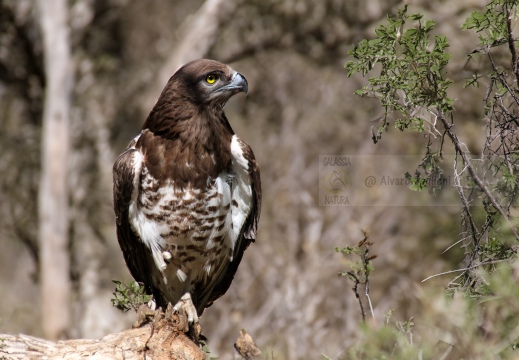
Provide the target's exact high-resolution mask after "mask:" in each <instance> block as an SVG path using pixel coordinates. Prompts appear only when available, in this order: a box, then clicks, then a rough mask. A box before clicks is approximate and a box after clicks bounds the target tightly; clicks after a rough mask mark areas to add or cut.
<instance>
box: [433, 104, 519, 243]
mask: <svg viewBox="0 0 519 360" xmlns="http://www.w3.org/2000/svg"><path fill="white" fill-rule="evenodd" d="M438 117H439V118H440V119H441V121H442V123H443V126H444V127H445V130H446V131H447V135H448V136H449V138H450V139H451V141H452V143H453V144H454V147H455V149H456V151H457V152H459V154H460V155H461V158H462V159H463V162H464V163H465V166H466V167H467V170H468V171H469V174H470V177H471V178H472V179H473V180H474V182H475V183H476V185H477V186H478V187H479V188H480V189H481V190H482V191H483V192H484V193H485V194H486V195H487V197H488V199H489V201H490V203H491V204H492V206H493V207H494V208H495V209H496V210H497V211H499V213H500V214H501V216H502V217H503V218H504V219H505V221H506V222H507V224H508V226H509V227H510V230H511V231H512V233H513V234H514V237H515V238H516V239H517V240H519V234H518V233H517V231H516V229H515V227H514V226H513V225H512V223H511V222H510V219H509V218H508V215H507V214H506V212H505V211H504V210H503V208H502V207H501V205H499V203H498V202H497V200H496V199H495V198H494V196H493V195H492V193H491V192H490V190H489V189H488V187H486V186H485V184H484V183H483V181H482V180H481V179H480V178H479V176H478V175H477V174H476V171H475V170H474V167H473V166H472V163H471V162H470V160H469V158H468V157H467V153H466V152H465V150H464V149H463V148H462V146H461V142H460V141H459V139H458V136H457V135H456V134H455V133H454V132H453V131H452V130H451V128H452V125H451V124H449V122H448V121H447V119H446V118H445V116H444V115H443V113H442V112H441V111H438Z"/></svg>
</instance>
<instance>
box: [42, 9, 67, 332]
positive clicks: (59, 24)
mask: <svg viewBox="0 0 519 360" xmlns="http://www.w3.org/2000/svg"><path fill="white" fill-rule="evenodd" d="M38 5H39V11H40V14H41V17H40V18H41V28H42V34H43V47H44V60H45V74H46V79H47V81H46V84H47V86H46V93H45V104H44V113H43V130H42V145H41V146H42V155H41V156H42V157H41V182H40V191H39V199H38V200H39V202H38V214H39V246H40V276H41V291H42V325H43V330H44V332H45V336H46V337H47V338H49V339H58V338H60V337H62V336H63V335H64V334H65V332H66V331H67V329H68V327H69V324H70V293H71V286H70V258H69V251H68V246H69V244H68V224H69V221H68V187H67V161H68V152H69V117H70V98H71V89H72V81H73V79H72V64H71V56H70V43H69V31H68V24H67V19H68V9H67V6H68V5H67V1H66V0H39V1H38Z"/></svg>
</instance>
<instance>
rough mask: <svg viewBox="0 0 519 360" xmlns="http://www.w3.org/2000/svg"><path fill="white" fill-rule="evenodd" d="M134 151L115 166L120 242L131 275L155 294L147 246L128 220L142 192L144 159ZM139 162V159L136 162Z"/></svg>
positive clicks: (132, 149) (130, 149) (129, 150)
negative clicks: (139, 184)
mask: <svg viewBox="0 0 519 360" xmlns="http://www.w3.org/2000/svg"><path fill="white" fill-rule="evenodd" d="M138 155H140V154H139V153H138V151H137V150H136V149H134V148H129V149H128V150H126V151H125V152H124V153H122V154H121V155H120V156H119V158H118V159H117V160H116V162H115V164H114V167H113V183H114V188H113V196H114V199H113V200H114V210H115V217H116V224H117V239H118V241H119V245H120V247H121V250H122V251H123V254H124V260H125V261H126V265H127V266H128V269H129V270H130V273H131V274H132V276H133V277H134V279H135V280H136V281H137V282H141V283H144V285H145V286H146V290H147V291H148V293H152V292H153V288H152V284H153V282H152V279H151V277H150V274H151V272H150V271H149V266H148V262H147V261H146V255H145V254H146V251H147V249H146V246H145V245H144V243H143V242H142V241H140V239H139V238H138V237H137V236H136V235H135V233H134V232H133V230H132V228H131V226H130V220H129V217H128V213H129V206H130V204H131V202H132V199H135V198H136V197H137V195H138V194H137V192H138V191H139V190H138V189H139V186H138V182H137V181H136V179H139V177H140V170H141V163H139V159H140V161H141V162H142V157H141V156H138ZM136 159H137V160H136Z"/></svg>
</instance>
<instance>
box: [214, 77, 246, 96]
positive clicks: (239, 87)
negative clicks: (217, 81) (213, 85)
mask: <svg viewBox="0 0 519 360" xmlns="http://www.w3.org/2000/svg"><path fill="white" fill-rule="evenodd" d="M221 91H234V92H235V93H238V92H240V91H243V92H244V93H245V94H248V93H249V84H248V83H247V79H245V77H244V76H243V75H242V74H240V73H234V75H233V77H232V79H231V82H230V83H228V84H227V85H224V86H222V87H220V88H218V89H215V90H214V92H221Z"/></svg>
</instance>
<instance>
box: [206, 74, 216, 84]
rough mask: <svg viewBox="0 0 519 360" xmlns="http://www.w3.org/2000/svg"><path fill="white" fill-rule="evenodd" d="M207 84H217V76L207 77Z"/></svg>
mask: <svg viewBox="0 0 519 360" xmlns="http://www.w3.org/2000/svg"><path fill="white" fill-rule="evenodd" d="M205 82H206V83H208V84H211V85H212V84H214V83H215V82H216V76H215V75H213V74H209V75H207V76H206V78H205Z"/></svg>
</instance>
